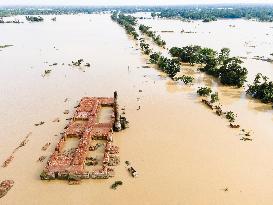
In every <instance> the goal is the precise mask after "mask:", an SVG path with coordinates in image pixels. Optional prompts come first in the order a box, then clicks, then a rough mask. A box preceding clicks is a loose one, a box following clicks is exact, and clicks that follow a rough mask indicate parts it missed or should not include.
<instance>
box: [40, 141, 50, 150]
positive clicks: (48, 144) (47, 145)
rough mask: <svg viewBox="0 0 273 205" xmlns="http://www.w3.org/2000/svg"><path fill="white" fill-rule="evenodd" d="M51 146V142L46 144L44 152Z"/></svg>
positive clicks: (43, 148)
mask: <svg viewBox="0 0 273 205" xmlns="http://www.w3.org/2000/svg"><path fill="white" fill-rule="evenodd" d="M50 145H51V143H50V142H48V143H46V144H45V145H44V146H43V147H42V150H43V151H46V150H47V148H48V147H49V146H50Z"/></svg>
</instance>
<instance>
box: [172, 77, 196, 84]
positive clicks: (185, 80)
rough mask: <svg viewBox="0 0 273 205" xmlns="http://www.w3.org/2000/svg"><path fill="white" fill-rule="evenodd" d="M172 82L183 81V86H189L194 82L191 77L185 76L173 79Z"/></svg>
mask: <svg viewBox="0 0 273 205" xmlns="http://www.w3.org/2000/svg"><path fill="white" fill-rule="evenodd" d="M174 80H176V81H178V80H181V81H183V83H184V84H186V85H187V84H191V83H192V82H193V80H194V78H193V77H191V76H187V75H182V76H181V77H175V78H174Z"/></svg>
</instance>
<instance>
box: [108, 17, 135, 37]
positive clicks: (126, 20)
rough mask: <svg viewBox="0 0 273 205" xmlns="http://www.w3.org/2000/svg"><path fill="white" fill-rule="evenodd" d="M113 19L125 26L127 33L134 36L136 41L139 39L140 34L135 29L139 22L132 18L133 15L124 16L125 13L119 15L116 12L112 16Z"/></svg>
mask: <svg viewBox="0 0 273 205" xmlns="http://www.w3.org/2000/svg"><path fill="white" fill-rule="evenodd" d="M111 18H112V20H113V21H116V22H117V23H118V24H120V25H121V26H123V27H124V28H125V30H126V32H127V33H128V34H129V35H131V36H133V37H134V39H136V40H137V39H138V34H137V32H136V29H135V27H134V26H135V25H136V23H137V20H136V18H135V17H133V16H131V15H124V14H123V13H118V12H114V13H113V14H112V15H111Z"/></svg>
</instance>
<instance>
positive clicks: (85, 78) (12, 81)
mask: <svg viewBox="0 0 273 205" xmlns="http://www.w3.org/2000/svg"><path fill="white" fill-rule="evenodd" d="M20 18H21V17H20ZM50 18H51V17H50V16H46V17H45V21H44V22H42V23H24V24H19V25H16V24H4V25H0V29H1V37H0V42H1V44H12V45H14V46H13V47H9V48H5V49H3V50H2V51H0V65H1V67H0V93H1V101H0V113H1V119H0V128H1V129H0V139H1V140H0V162H3V161H4V160H5V159H6V158H7V157H8V156H9V155H10V154H11V152H12V150H13V149H14V148H15V147H17V146H18V144H19V143H20V142H21V141H22V140H23V139H24V137H25V136H26V135H27V133H28V132H32V135H31V136H30V137H29V142H28V143H27V144H26V146H24V147H22V148H21V149H20V150H19V151H17V152H16V154H15V156H14V157H15V158H14V160H13V161H12V162H11V164H10V165H9V166H8V167H7V168H2V167H1V168H0V180H4V179H12V180H14V181H15V185H14V187H13V188H12V189H11V190H10V192H9V193H8V194H7V195H6V196H5V197H4V198H2V199H1V204H4V205H11V204H12V205H17V204H30V205H32V204H33V205H34V204H82V205H85V204H157V205H158V204H162V205H163V204H192V205H195V204H204V205H205V204H207V205H212V204H271V203H272V201H273V190H272V183H273V158H272V147H273V137H272V133H273V127H272V121H273V119H272V110H271V109H270V107H269V106H267V105H263V104H261V103H259V102H256V101H253V100H249V99H248V98H247V97H245V96H244V92H243V90H242V89H239V90H238V89H230V88H227V87H222V86H219V85H218V84H217V82H216V81H215V80H214V79H212V78H211V77H208V76H206V75H205V74H203V73H198V72H197V71H192V69H191V68H185V70H183V71H182V72H191V73H192V75H194V76H196V79H197V82H196V84H195V85H194V86H192V87H188V86H184V85H181V84H177V83H174V82H172V81H170V79H168V78H166V77H165V75H164V74H162V73H160V72H159V71H158V70H156V69H153V68H143V67H142V66H143V65H145V63H146V59H145V56H143V55H142V54H141V52H140V50H139V47H138V46H137V45H136V41H134V40H132V39H131V38H130V37H128V36H127V35H126V33H125V31H124V29H123V28H121V27H120V26H119V25H117V24H116V23H115V22H112V21H111V19H110V16H109V15H107V14H106V15H97V14H96V15H74V16H66V15H63V16H58V17H57V21H56V22H52V21H51V20H50ZM160 21H161V20H160ZM162 21H166V20H162ZM143 22H145V24H149V23H151V24H152V26H153V29H154V30H160V29H164V30H169V29H174V28H172V27H171V26H172V25H173V26H175V25H174V24H176V26H177V27H175V28H177V32H178V33H160V34H161V36H162V38H163V39H164V40H166V41H167V46H168V47H171V46H172V45H175V46H183V45H187V44H196V43H198V42H203V43H204V44H201V43H198V44H200V45H203V46H205V45H207V46H208V47H212V48H217V49H218V48H221V47H224V46H227V47H229V48H231V51H232V54H234V55H245V53H244V51H242V53H240V52H239V50H241V49H240V48H238V50H235V49H233V47H232V46H231V44H230V45H229V44H228V45H226V43H225V41H222V40H223V39H224V38H223V34H222V40H221V39H219V40H216V39H214V42H216V43H215V44H213V43H209V42H207V44H205V43H206V41H205V40H203V39H199V41H197V40H196V41H193V40H194V39H198V38H196V37H194V36H192V37H189V39H188V40H187V41H186V40H185V39H183V38H184V34H183V35H182V36H181V37H182V38H181V40H180V38H178V37H177V35H178V34H179V35H181V33H179V32H180V22H179V21H173V20H172V21H171V23H168V22H166V24H163V23H161V22H160V23H159V22H157V21H155V22H152V21H151V20H145V21H143ZM213 23H214V22H213ZM215 23H218V22H215ZM251 23H252V22H251ZM253 23H255V24H256V22H253ZM181 24H182V23H181ZM226 24H227V25H228V24H236V25H237V21H231V23H229V22H227V23H226ZM238 24H243V23H242V22H240V21H239V22H238ZM168 25H169V26H170V28H169V27H167V26H168ZM193 25H195V23H194V24H189V27H188V28H186V27H185V28H184V29H185V30H186V29H191V30H192V29H193V28H192V27H193ZM208 25H209V24H208ZM159 26H162V28H161V27H159ZM203 26H205V25H200V27H203ZM211 28H213V27H211ZM227 28H228V29H229V28H230V27H227ZM200 29H201V28H200ZM203 29H205V28H203ZM230 29H233V28H230ZM234 29H236V27H235V28H234ZM207 32H211V29H210V28H207ZM272 32H273V31H271V35H272ZM185 35H187V34H185ZM188 35H189V36H190V35H191V34H188ZM249 35H250V34H249ZM200 36H201V34H200ZM215 36H217V35H216V34H215ZM251 38H252V37H251ZM251 38H250V39H251ZM271 38H272V37H271ZM212 39H213V38H212ZM221 41H222V42H223V44H221ZM257 41H258V40H257ZM271 42H273V41H271ZM256 44H258V43H256ZM235 45H237V44H235ZM214 46H215V47H214ZM245 49H246V50H247V49H248V48H245ZM257 49H258V48H257ZM260 50H261V51H259V52H264V54H263V53H261V55H265V53H266V51H267V50H268V49H267V48H265V49H260ZM236 52H237V53H238V54H236ZM255 52H256V51H255ZM255 52H254V51H253V53H252V54H253V55H255ZM271 53H272V51H271ZM252 54H249V55H252ZM257 55H258V54H257ZM81 58H82V59H84V61H85V62H89V63H90V64H91V67H90V68H88V67H84V68H83V69H78V68H75V67H71V66H68V64H71V61H76V60H78V59H81ZM53 63H57V65H56V66H49V65H52V64H53ZM247 63H248V64H249V65H251V66H253V64H252V60H249V61H246V64H247ZM63 64H64V65H63ZM255 65H256V66H253V67H252V68H250V66H248V65H246V66H247V68H248V70H249V72H250V73H255V74H256V71H255V70H254V68H255V67H257V66H259V71H257V72H262V73H264V74H268V76H269V77H270V76H271V77H272V73H273V70H272V69H273V66H272V64H269V63H265V62H257V61H255ZM46 69H51V70H52V71H51V73H50V74H48V75H46V76H45V77H42V74H43V73H44V70H46ZM270 69H271V70H270ZM263 71H264V72H263ZM255 74H254V75H255ZM251 76H252V75H250V79H251V78H253V77H251ZM271 77H270V78H271ZM271 79H272V78H271ZM202 84H205V85H212V86H213V89H215V90H218V91H219V94H220V96H219V97H220V102H221V103H222V104H223V106H224V108H225V109H227V110H228V109H230V110H232V111H234V112H235V113H237V114H238V122H239V123H240V124H241V125H242V127H244V128H245V129H248V130H249V129H250V130H252V132H253V134H252V138H253V141H251V142H244V141H241V140H240V138H241V137H242V136H241V135H240V133H239V131H238V130H235V129H230V128H229V126H228V124H229V123H228V122H227V121H226V120H225V119H220V118H219V117H218V116H217V115H215V114H214V113H212V112H211V111H210V110H208V109H207V108H206V107H204V106H203V105H201V104H200V99H199V98H197V96H196V94H195V92H196V88H197V87H198V86H200V85H202ZM115 90H117V91H118V93H119V102H120V107H121V108H122V107H125V108H126V109H125V112H126V117H127V118H128V120H129V121H130V128H129V129H128V130H125V131H124V132H121V133H114V136H113V137H114V141H115V144H116V145H118V146H119V147H120V157H121V164H120V165H119V166H118V167H117V168H116V176H115V177H114V178H111V179H108V180H85V181H83V183H82V184H81V185H79V186H69V185H68V184H67V183H66V182H64V181H54V182H53V181H50V182H45V181H41V180H40V179H39V175H40V173H41V171H42V169H43V168H44V165H45V163H46V161H44V162H43V163H39V162H37V159H38V158H39V157H40V156H41V155H46V156H49V155H50V154H51V153H52V151H53V150H54V147H55V145H56V143H57V142H58V140H59V138H60V135H59V133H60V132H62V131H63V128H64V127H65V125H66V124H67V122H68V121H67V120H66V118H69V117H71V115H72V114H73V112H74V106H75V105H76V104H77V103H78V101H79V100H80V99H81V98H82V97H83V96H106V97H108V96H112V95H113V92H114V91H115ZM140 90H141V91H142V92H140ZM66 98H68V100H67V101H66V100H65V99H66ZM65 101H66V102H65ZM139 106H140V109H138V108H139ZM66 109H68V110H70V113H69V114H68V115H64V114H63V112H64V111H65V110H66ZM57 117H59V118H60V122H52V121H53V120H54V119H55V118H57ZM40 121H44V122H45V124H43V125H41V126H37V127H36V126H34V124H35V123H38V122H40ZM47 142H51V143H52V145H51V146H50V147H49V149H48V150H47V151H41V148H42V146H43V145H44V144H45V143H47ZM126 160H128V161H130V162H131V164H132V165H133V167H134V168H135V169H136V170H137V171H138V173H139V177H138V178H132V177H131V176H130V175H129V173H128V171H127V170H126V165H125V163H124V162H125V161H126ZM116 180H121V181H123V185H122V186H121V187H119V188H118V189H117V190H111V189H110V186H111V184H112V183H113V182H114V181H116ZM226 188H228V191H224V190H225V189H226ZM32 196H39V197H32Z"/></svg>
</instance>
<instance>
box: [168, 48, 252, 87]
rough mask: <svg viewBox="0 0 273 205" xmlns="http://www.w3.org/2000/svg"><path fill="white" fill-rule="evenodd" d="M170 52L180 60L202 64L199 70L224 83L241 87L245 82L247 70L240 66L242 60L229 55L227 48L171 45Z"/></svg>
mask: <svg viewBox="0 0 273 205" xmlns="http://www.w3.org/2000/svg"><path fill="white" fill-rule="evenodd" d="M169 52H170V54H171V55H172V56H173V57H177V58H178V59H180V60H181V61H182V62H185V63H190V64H191V65H193V64H204V65H205V66H204V67H202V68H201V69H200V70H201V71H203V72H205V73H207V74H208V75H212V76H214V77H216V78H218V79H219V80H220V82H221V83H222V84H224V85H230V86H237V87H242V86H243V85H244V83H245V82H246V78H247V74H248V71H247V69H246V68H244V67H242V66H241V64H242V63H243V61H242V60H241V59H239V58H238V57H230V56H229V53H230V50H229V49H228V48H223V49H221V51H220V53H218V52H217V51H215V50H213V49H211V48H202V47H201V46H196V45H195V46H185V47H182V48H178V47H172V48H171V49H170V51H169Z"/></svg>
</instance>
